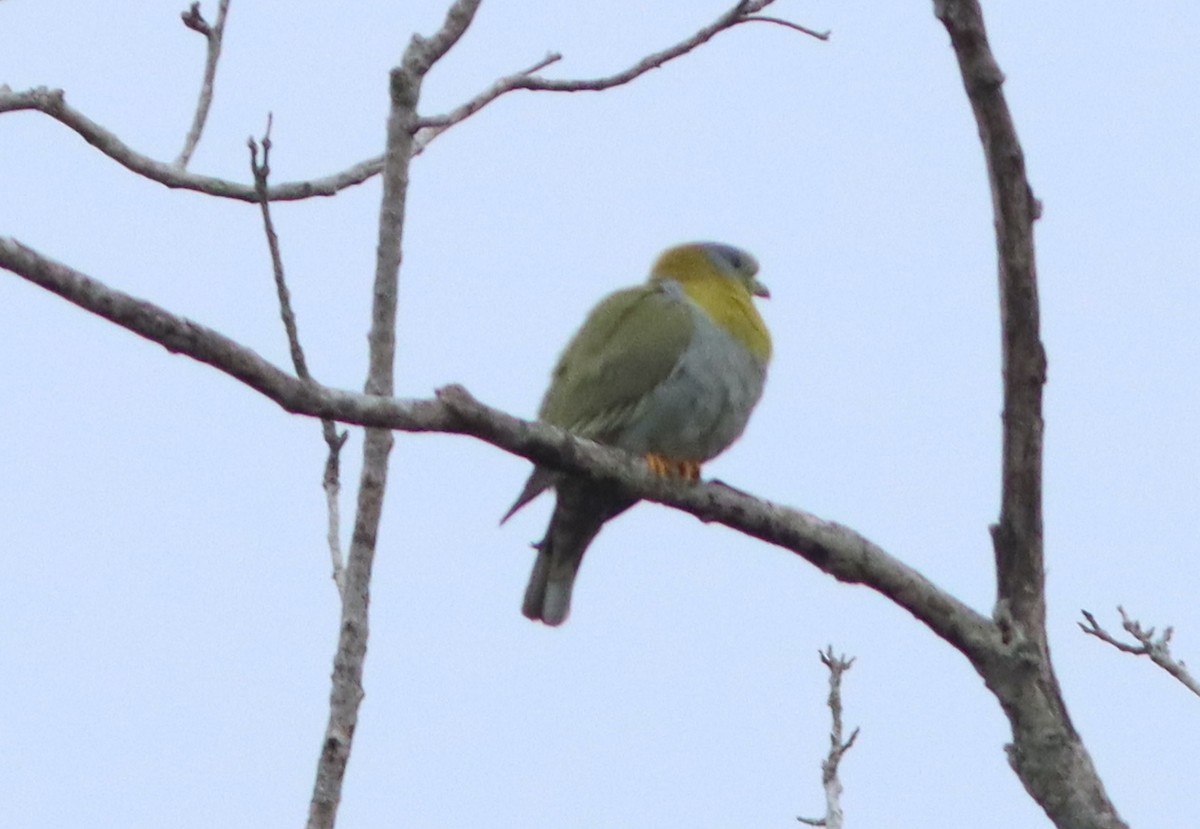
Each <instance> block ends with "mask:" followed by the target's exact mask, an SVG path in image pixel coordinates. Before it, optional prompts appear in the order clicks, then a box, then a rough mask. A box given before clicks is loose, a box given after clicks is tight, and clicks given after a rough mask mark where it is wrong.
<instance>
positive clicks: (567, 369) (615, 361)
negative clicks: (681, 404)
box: [538, 285, 693, 442]
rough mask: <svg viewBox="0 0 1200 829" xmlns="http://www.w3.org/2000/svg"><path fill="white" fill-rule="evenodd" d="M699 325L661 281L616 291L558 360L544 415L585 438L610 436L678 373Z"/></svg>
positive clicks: (601, 304)
mask: <svg viewBox="0 0 1200 829" xmlns="http://www.w3.org/2000/svg"><path fill="white" fill-rule="evenodd" d="M692 326H693V322H692V316H691V313H690V312H689V311H688V309H687V307H686V305H685V304H684V302H683V301H682V300H681V299H679V298H678V297H675V296H671V295H670V294H668V293H666V292H664V291H663V290H662V288H661V287H660V286H657V285H643V286H640V287H637V288H629V289H626V290H624V291H618V292H617V293H615V294H613V295H612V296H609V297H608V298H606V299H604V300H603V301H601V303H600V304H599V305H597V306H596V307H595V308H594V309H593V310H592V312H591V314H589V315H588V318H587V319H586V320H585V321H584V323H583V327H582V328H580V329H579V332H578V333H577V334H576V335H575V337H574V339H572V340H571V342H570V343H568V345H567V348H566V350H565V351H564V352H563V354H562V356H561V357H560V358H559V360H558V365H557V366H555V368H554V374H553V377H552V378H551V382H550V389H549V390H548V391H547V392H546V397H545V399H544V400H543V401H542V407H541V410H540V411H539V413H538V416H539V417H540V418H541V419H542V420H544V421H545V422H547V423H552V424H554V425H555V426H561V427H563V428H564V429H568V430H570V431H572V432H575V433H576V434H579V435H583V436H584V437H588V438H592V439H594V440H599V441H602V442H604V441H607V440H611V439H612V438H613V437H614V436H615V435H616V434H618V433H619V432H620V430H621V429H622V427H623V426H624V425H625V424H627V423H628V422H629V419H630V418H631V417H635V416H637V412H636V409H637V406H638V404H639V403H640V402H641V401H643V400H644V399H645V398H646V397H647V395H649V393H650V392H651V391H653V390H654V389H655V388H656V387H657V386H658V385H659V384H660V383H662V382H663V381H664V380H666V379H667V377H668V376H669V375H670V374H671V371H672V370H673V369H674V368H675V364H676V363H677V362H678V361H679V357H680V355H681V354H683V352H684V349H686V348H687V345H688V343H689V342H690V341H691V338H692Z"/></svg>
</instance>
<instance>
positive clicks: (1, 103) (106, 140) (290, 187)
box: [0, 85, 383, 203]
mask: <svg viewBox="0 0 1200 829" xmlns="http://www.w3.org/2000/svg"><path fill="white" fill-rule="evenodd" d="M19 110H33V111H36V112H41V113H43V114H45V115H49V116H50V117H51V118H53V119H55V120H56V121H58V122H60V123H62V124H65V125H66V126H68V127H70V128H71V129H73V130H74V131H75V132H76V133H78V134H79V136H80V137H81V138H83V140H84V141H87V142H88V143H89V144H91V145H92V146H93V147H95V148H96V149H97V150H99V151H100V152H102V153H104V154H105V155H106V156H108V157H109V158H111V159H112V160H113V161H116V162H117V163H118V164H120V165H122V166H123V167H125V168H126V169H127V170H130V171H131V172H134V173H137V174H138V175H139V176H143V177H145V178H148V179H150V180H151V181H157V182H158V183H159V184H162V185H164V186H166V187H170V188H172V189H179V190H194V191H196V192H198V193H206V194H208V195H210V196H217V197H218V198H224V199H235V200H237V201H244V202H251V203H253V202H257V201H258V194H257V193H256V192H255V189H254V186H253V185H250V184H240V183H238V182H234V181H229V180H227V179H221V178H215V177H213V176H202V175H196V174H195V173H189V172H188V171H187V170H183V169H180V168H179V167H176V166H174V165H173V164H165V163H163V162H161V161H156V160H155V159H153V158H150V157H149V156H146V155H143V154H141V153H139V152H136V151H135V150H133V149H132V148H131V147H129V146H128V145H127V144H125V143H124V142H123V141H121V139H120V138H118V137H117V136H116V135H115V134H114V133H112V132H110V131H109V130H107V129H105V128H104V127H102V126H100V125H99V124H97V123H96V122H95V121H93V120H91V119H90V118H88V117H87V116H86V115H84V114H83V113H81V112H79V110H77V109H74V108H73V107H71V106H70V105H69V104H68V103H67V102H66V99H65V98H64V96H63V91H62V90H61V89H47V88H45V87H39V88H37V89H30V90H27V91H25V92H13V91H12V90H11V89H9V88H8V87H6V86H2V85H0V113H4V112H16V111H19ZM381 169H383V157H382V156H380V157H378V158H370V159H367V160H366V161H360V162H359V163H357V164H355V165H353V166H351V167H348V168H346V169H345V170H342V171H341V172H339V173H334V174H333V175H330V176H325V177H323V178H318V179H311V180H309V181H292V182H285V183H284V184H277V185H275V186H274V187H271V188H269V189H268V190H267V196H268V198H270V200H271V201H298V200H301V199H308V198H312V197H314V196H333V195H336V194H337V193H339V192H341V191H342V190H345V189H346V188H347V187H353V186H354V185H356V184H362V183H363V182H364V181H366V180H367V179H369V178H371V177H372V176H375V175H377V174H378V173H379V171H380V170H381Z"/></svg>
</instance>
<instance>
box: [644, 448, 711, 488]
mask: <svg viewBox="0 0 1200 829" xmlns="http://www.w3.org/2000/svg"><path fill="white" fill-rule="evenodd" d="M646 466H648V467H650V471H651V472H653V473H654V474H655V475H658V476H659V477H660V478H672V477H679V478H682V479H683V480H685V481H698V480H700V462H699V461H678V460H675V459H674V458H668V457H667V456H666V455H660V454H658V453H657V452H650V453H648V454H647V455H646Z"/></svg>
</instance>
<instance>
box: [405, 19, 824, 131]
mask: <svg viewBox="0 0 1200 829" xmlns="http://www.w3.org/2000/svg"><path fill="white" fill-rule="evenodd" d="M773 2H775V0H752V1H749V0H742V2H739V3H737V4H736V5H734V6H733V8H731V9H729V10H728V11H727V12H725V13H724V14H722V15H721V16H720V17H718V18H717V19H716V20H714V21H713V22H712V23H710V24H708V25H707V26H705V27H703V28H702V29H700V30H699V31H697V32H696V33H695V34H693V35H691V36H690V37H688V38H685V39H683V40H681V41H679V42H678V43H676V44H674V45H672V46H668V47H667V48H665V49H662V50H660V51H658V52H655V53H653V54H650V55H647V56H646V57H644V58H642V59H641V60H639V61H638V62H637V63H635V64H633V65H632V66H629V67H627V68H625V69H623V70H621V71H620V72H616V73H614V74H612V75H607V76H605V77H602V78H592V79H589V80H552V79H549V78H542V77H539V76H537V75H535V74H534V73H535V72H537V71H539V70H541V69H544V68H545V67H547V66H549V65H550V64H552V63H556V62H557V61H559V60H561V59H562V55H560V54H558V53H556V52H551V53H550V54H548V55H547V56H546V57H545V58H543V59H542V60H541V61H539V62H538V63H536V64H534V65H533V66H531V67H529V68H528V69H524V70H522V71H520V72H515V73H513V74H512V75H508V76H506V77H503V78H500V79H499V80H497V81H496V82H495V83H493V84H492V85H491V86H489V87H488V88H487V89H485V90H483V91H482V92H480V93H479V94H478V95H476V96H475V97H474V98H472V99H470V100H469V101H467V102H466V103H463V104H461V105H459V106H458V107H456V108H454V109H453V110H451V111H450V112H448V113H446V114H444V115H435V116H431V117H428V118H421V119H420V120H419V121H418V124H417V126H418V128H419V129H420V132H419V133H418V135H417V142H418V145H419V146H420V147H422V148H423V147H425V146H426V145H428V144H429V142H430V141H432V140H433V139H434V138H436V137H437V136H439V135H441V134H442V133H443V132H445V131H446V130H448V129H449V128H450V127H452V126H454V125H455V124H457V123H459V122H461V121H464V120H466V119H467V118H469V117H471V116H472V115H474V114H475V113H476V112H479V110H481V109H483V108H484V107H485V106H487V105H488V104H490V103H492V102H493V101H495V100H496V99H497V98H499V97H500V96H501V95H505V94H507V93H509V92H513V91H515V90H518V89H525V90H529V91H531V92H600V91H603V90H605V89H612V88H613V87H614V86H622V85H624V84H627V83H629V82H630V81H632V80H634V79H635V78H638V77H640V76H642V75H644V74H646V73H647V72H649V71H650V70H651V69H658V68H659V67H661V66H663V65H664V64H666V63H668V62H669V61H672V60H674V59H675V58H678V57H682V56H683V55H686V54H688V53H689V52H691V51H692V50H694V49H695V48H696V47H698V46H701V45H702V44H704V43H707V42H708V41H709V40H711V39H712V38H713V37H715V36H716V35H718V34H719V33H721V32H722V31H725V30H726V29H732V28H733V27H734V26H737V25H740V24H742V23H751V22H755V21H757V22H761V23H774V24H777V25H780V26H786V27H788V28H790V29H794V30H795V31H798V32H803V33H804V34H807V35H811V36H812V37H815V38H817V39H819V40H828V39H829V32H824V33H822V32H816V31H814V30H812V29H808V28H806V27H804V26H800V25H799V24H796V23H791V22H789V21H786V20H781V19H780V18H777V17H766V16H761V15H757V12H759V11H762V10H763V9H765V8H766V7H767V6H769V5H771V4H772V3H773Z"/></svg>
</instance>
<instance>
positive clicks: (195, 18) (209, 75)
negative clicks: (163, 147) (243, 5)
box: [175, 0, 229, 170]
mask: <svg viewBox="0 0 1200 829" xmlns="http://www.w3.org/2000/svg"><path fill="white" fill-rule="evenodd" d="M228 12H229V0H220V3H219V4H218V6H217V20H216V22H215V23H213V25H212V26H209V25H208V22H207V21H206V20H205V19H204V16H203V15H202V14H200V4H199V3H198V2H197V3H192V5H191V7H190V8H189V9H188V10H187V11H186V12H183V13H182V14H181V15H180V17H182V18H183V25H185V26H187V27H188V28H189V29H191V30H193V31H196V32H199V33H200V34H202V35H204V39H205V41H206V43H207V45H208V57H207V58H206V59H205V61H204V81H203V82H202V83H201V84H200V97H199V99H198V100H197V101H196V114H195V115H194V116H193V117H192V128H191V129H190V130H188V134H187V137H186V138H184V140H183V149H182V150H180V151H179V156H178V157H177V158H176V159H175V166H176V167H178V168H179V169H181V170H184V169H187V166H188V162H189V161H191V160H192V153H194V152H195V151H196V145H197V144H199V143H200V135H201V133H203V132H204V124H205V122H206V121H208V110H209V108H210V107H211V106H212V99H213V82H214V81H215V80H216V77H217V62H218V61H219V60H220V59H221V42H222V40H224V38H225V15H226V14H227V13H228Z"/></svg>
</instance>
